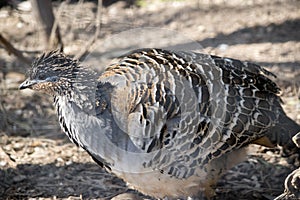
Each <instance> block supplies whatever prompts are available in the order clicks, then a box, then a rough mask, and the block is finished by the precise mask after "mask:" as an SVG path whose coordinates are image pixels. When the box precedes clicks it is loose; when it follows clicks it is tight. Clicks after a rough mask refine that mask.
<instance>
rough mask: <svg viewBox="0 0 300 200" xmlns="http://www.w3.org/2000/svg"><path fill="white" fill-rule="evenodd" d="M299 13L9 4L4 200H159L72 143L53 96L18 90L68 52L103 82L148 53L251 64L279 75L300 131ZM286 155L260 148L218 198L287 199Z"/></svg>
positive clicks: (5, 12) (241, 3)
mask: <svg viewBox="0 0 300 200" xmlns="http://www.w3.org/2000/svg"><path fill="white" fill-rule="evenodd" d="M299 10H300V1H299V0H231V1H225V0H176V1H175V0H153V1H150V0H128V1H125V0H124V1H122V0H119V1H118V0H102V1H100V0H99V1H96V0H95V1H93V0H90V1H87V0H80V1H75V0H72V1H71V0H67V1H49V0H40V1H38V0H30V1H19V0H1V1H0V197H2V198H3V199H29V198H30V199H35V198H39V199H56V198H58V199H91V198H93V199H94V198H97V199H111V198H113V197H115V196H117V197H115V198H119V199H124V198H125V197H126V198H127V199H128V198H129V199H151V198H150V197H146V196H143V195H141V194H139V193H137V192H135V191H133V190H131V189H129V188H128V187H127V186H126V184H125V183H124V182H123V181H122V180H120V179H118V178H116V177H115V176H113V175H111V174H109V173H106V172H105V171H104V170H102V169H101V168H100V167H98V166H97V165H96V164H95V163H94V162H93V161H92V160H91V159H90V157H89V156H88V155H87V154H86V153H85V152H83V151H82V150H80V149H78V148H77V147H76V146H75V145H73V144H71V143H70V142H69V140H68V139H67V138H66V136H65V135H64V134H63V133H62V131H61V130H60V127H59V125H58V122H57V118H56V116H55V112H54V109H53V105H52V98H51V97H50V96H47V95H44V94H40V93H35V92H33V91H30V90H24V91H19V90H18V85H19V84H20V83H21V82H22V81H23V80H24V79H25V77H26V74H25V73H26V71H27V70H28V69H29V67H30V63H31V62H32V61H33V60H34V58H35V57H36V56H38V55H40V54H41V53H43V52H45V51H49V50H54V49H60V50H63V52H64V53H66V54H67V55H70V56H72V57H75V58H77V59H79V60H80V61H82V63H83V65H86V66H89V67H91V68H93V69H94V70H96V71H97V72H99V73H101V71H102V70H103V69H105V67H106V66H107V65H109V64H111V63H112V62H113V61H114V59H115V58H116V57H118V56H121V55H122V54H124V53H126V52H128V51H129V50H132V49H136V48H145V47H158V48H165V49H176V50H191V51H196V52H202V53H208V54H215V55H219V56H226V57H232V58H237V59H241V60H247V61H251V62H254V63H257V64H259V65H261V66H263V67H265V68H267V69H268V70H270V71H271V72H273V73H275V74H276V75H277V78H276V79H274V81H275V82H276V83H277V84H278V85H279V87H280V88H281V89H282V91H281V94H280V95H281V97H282V99H283V102H284V105H283V106H284V109H285V110H286V112H287V114H288V115H289V116H290V117H291V118H293V119H294V120H296V121H297V122H298V123H300V89H299V88H300V87H299V86H300V12H299ZM279 152H280V149H279V148H275V149H266V148H263V147H258V146H255V145H253V146H251V147H250V155H249V157H248V159H247V160H246V161H245V162H243V163H241V164H239V165H238V166H236V167H235V168H233V169H232V170H230V171H228V172H227V173H226V174H225V175H224V176H223V177H222V179H221V180H220V181H219V182H218V185H217V189H216V194H217V195H216V196H215V197H214V199H273V198H274V197H276V196H277V195H279V194H281V193H282V192H283V189H284V187H283V183H284V179H285V177H286V175H287V174H288V173H289V172H291V171H292V170H293V169H295V168H296V167H297V166H299V162H298V160H297V159H296V158H295V157H282V156H280V154H279ZM126 195H127V196H126Z"/></svg>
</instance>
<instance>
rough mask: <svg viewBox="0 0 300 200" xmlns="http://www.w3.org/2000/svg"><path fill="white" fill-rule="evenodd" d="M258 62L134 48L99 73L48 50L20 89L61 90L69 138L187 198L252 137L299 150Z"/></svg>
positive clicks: (157, 192)
mask: <svg viewBox="0 0 300 200" xmlns="http://www.w3.org/2000/svg"><path fill="white" fill-rule="evenodd" d="M268 76H273V74H272V73H270V72H268V71H267V70H265V69H263V68H261V67H260V66H258V65H255V64H252V63H248V62H241V61H238V60H235V59H229V58H220V57H217V56H211V55H205V54H199V53H193V52H181V51H178V52H175V51H167V50H160V49H142V50H136V51H134V52H131V53H130V54H128V55H127V56H125V57H123V58H122V59H120V61H119V62H118V63H116V64H114V65H112V66H110V67H108V68H107V69H106V71H105V72H104V73H103V74H101V75H100V76H99V77H97V76H96V74H95V73H93V72H92V71H90V70H88V69H87V68H84V67H81V66H80V64H79V63H77V62H76V61H73V60H72V59H70V58H68V57H66V56H64V55H63V54H60V53H58V52H50V53H48V54H44V55H42V56H41V57H40V58H38V59H37V60H36V61H35V62H34V63H33V66H32V69H31V71H30V72H29V79H28V80H26V81H25V82H24V83H23V84H22V85H21V86H20V88H21V89H23V88H32V89H35V90H42V91H45V92H47V93H49V94H51V95H53V96H54V99H55V100H54V103H55V106H56V109H57V113H58V117H59V122H60V124H61V127H62V129H63V130H64V132H65V133H66V134H67V135H68V136H69V138H70V139H71V140H72V141H73V142H74V143H76V144H78V145H79V146H81V147H82V148H84V149H85V150H86V151H87V152H89V154H90V155H91V156H92V157H93V158H94V160H96V162H98V163H99V164H102V165H104V166H106V168H108V169H109V170H111V171H112V172H113V173H115V174H117V175H118V176H119V177H121V178H123V179H124V180H125V181H127V182H128V183H130V184H131V185H132V186H133V187H134V188H136V189H138V190H140V191H141V192H143V193H145V194H148V195H151V196H154V197H157V198H163V197H169V198H185V197H187V196H197V195H200V194H201V193H203V192H204V193H205V194H206V195H207V196H211V195H212V194H213V190H212V188H211V186H212V185H213V184H214V183H215V182H216V181H217V179H218V177H220V175H222V173H224V172H225V171H226V170H227V169H229V168H230V167H232V166H233V165H235V164H236V163H238V162H240V161H241V160H242V159H243V158H244V150H243V149H244V147H245V146H247V144H249V143H253V142H257V141H260V142H259V143H261V142H262V141H267V140H266V138H269V140H270V141H271V142H272V143H273V144H276V143H278V144H280V145H282V146H286V147H289V148H294V146H295V145H294V144H293V143H292V142H290V139H291V136H292V135H294V134H295V133H296V132H297V131H299V130H300V127H299V125H297V124H296V123H294V122H293V121H292V120H291V119H289V118H288V117H287V116H286V115H285V113H284V111H283V109H282V107H281V105H280V98H279V97H278V96H277V94H278V92H279V88H278V87H277V86H276V84H275V83H274V82H273V81H271V80H270V79H269V78H268Z"/></svg>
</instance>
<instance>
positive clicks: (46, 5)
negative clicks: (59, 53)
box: [31, 0, 63, 50]
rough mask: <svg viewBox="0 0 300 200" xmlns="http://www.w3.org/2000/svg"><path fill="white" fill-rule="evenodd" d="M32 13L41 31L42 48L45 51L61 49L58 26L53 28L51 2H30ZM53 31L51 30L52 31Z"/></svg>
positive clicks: (48, 0)
mask: <svg viewBox="0 0 300 200" xmlns="http://www.w3.org/2000/svg"><path fill="white" fill-rule="evenodd" d="M31 5H32V12H33V15H34V17H35V19H36V22H37V25H38V27H39V30H40V31H41V33H42V34H41V35H42V41H43V44H44V45H43V46H44V48H45V49H47V50H53V49H58V48H59V49H61V50H62V48H63V44H62V40H61V37H60V33H59V27H58V25H55V26H54V22H55V17H54V14H53V8H52V3H51V0H31ZM52 29H53V30H52Z"/></svg>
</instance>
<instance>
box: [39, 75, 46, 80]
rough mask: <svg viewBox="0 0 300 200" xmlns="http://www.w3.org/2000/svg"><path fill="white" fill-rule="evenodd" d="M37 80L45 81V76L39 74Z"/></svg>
mask: <svg viewBox="0 0 300 200" xmlns="http://www.w3.org/2000/svg"><path fill="white" fill-rule="evenodd" d="M38 79H39V80H45V79H46V75H45V74H39V75H38Z"/></svg>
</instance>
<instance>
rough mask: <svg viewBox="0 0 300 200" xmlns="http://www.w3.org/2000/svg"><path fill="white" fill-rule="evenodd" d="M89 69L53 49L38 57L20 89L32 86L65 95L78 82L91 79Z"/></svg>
mask: <svg viewBox="0 0 300 200" xmlns="http://www.w3.org/2000/svg"><path fill="white" fill-rule="evenodd" d="M90 80H91V79H89V78H88V76H87V70H85V69H83V68H82V67H80V66H79V63H78V62H77V61H76V60H73V59H71V58H69V57H67V56H65V55H64V54H63V53H59V52H57V51H51V52H49V53H44V54H43V55H41V56H40V57H39V58H37V59H36V60H35V61H34V62H33V64H32V66H31V69H30V70H29V72H28V78H27V79H26V80H25V81H24V82H23V83H22V84H21V85H20V87H19V88H20V89H25V88H30V89H33V90H36V91H42V92H45V93H48V94H52V95H63V94H64V93H66V91H67V90H69V89H73V88H74V86H76V84H77V85H78V83H82V82H87V81H90Z"/></svg>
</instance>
